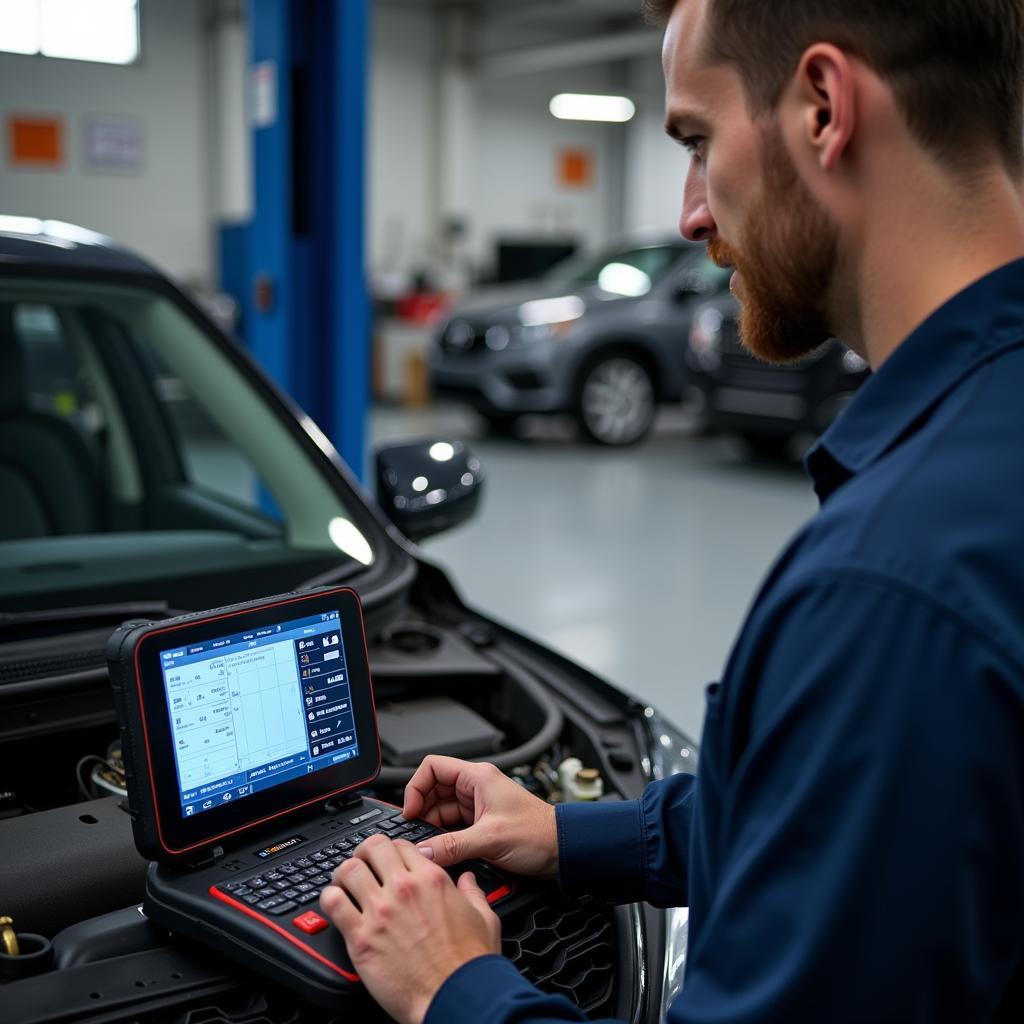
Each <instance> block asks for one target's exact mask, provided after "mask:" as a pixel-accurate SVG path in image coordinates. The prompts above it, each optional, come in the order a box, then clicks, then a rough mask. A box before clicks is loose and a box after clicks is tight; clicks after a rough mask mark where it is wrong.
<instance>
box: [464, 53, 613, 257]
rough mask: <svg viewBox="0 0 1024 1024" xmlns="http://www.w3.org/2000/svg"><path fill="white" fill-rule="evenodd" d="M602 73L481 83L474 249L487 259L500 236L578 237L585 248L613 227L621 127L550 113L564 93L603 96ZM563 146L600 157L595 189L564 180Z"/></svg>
mask: <svg viewBox="0 0 1024 1024" xmlns="http://www.w3.org/2000/svg"><path fill="white" fill-rule="evenodd" d="M607 81H608V80H607V75H606V74H605V73H603V72H602V70H601V69H594V68H579V69H574V70H573V71H572V72H563V73H560V74H549V75H532V76H529V77H522V78H510V79H495V80H493V81H484V82H482V83H481V85H480V93H479V96H480V106H479V122H480V131H479V136H478V138H479V150H478V154H477V160H478V167H479V175H478V181H479V185H478V188H479V194H478V196H477V204H476V209H475V217H474V221H475V225H474V226H475V231H474V234H473V242H474V249H475V253H476V256H477V259H478V260H481V259H484V258H485V257H486V255H487V254H488V253H489V252H490V251H491V249H492V248H493V243H494V242H495V241H497V240H498V239H499V238H501V237H506V238H522V237H530V238H537V237H542V238H543V237H546V236H552V237H560V238H564V237H567V236H568V237H573V238H577V239H579V240H580V241H581V243H582V244H583V245H584V247H586V248H593V247H595V246H597V245H600V244H601V243H602V242H604V241H605V240H606V238H607V237H608V235H609V234H610V233H611V231H612V230H613V225H612V224H611V223H610V218H609V192H610V191H611V190H612V189H613V188H614V167H613V162H612V149H613V147H614V146H615V145H618V144H620V143H621V140H623V139H624V138H625V133H626V128H624V127H623V126H622V125H604V124H592V123H586V122H580V121H558V120H556V119H555V118H553V117H552V116H551V114H550V113H549V112H548V103H549V102H550V100H551V97H552V96H554V95H556V94H557V93H560V92H602V91H605V90H606V89H607V88H608V84H607ZM562 149H585V150H587V151H589V152H590V153H591V154H592V155H593V175H594V177H593V184H592V185H591V186H589V187H587V188H567V187H565V186H564V185H562V184H561V183H560V182H559V176H558V155H559V151H560V150H562Z"/></svg>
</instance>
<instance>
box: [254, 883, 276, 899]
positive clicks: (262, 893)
mask: <svg viewBox="0 0 1024 1024" xmlns="http://www.w3.org/2000/svg"><path fill="white" fill-rule="evenodd" d="M276 893H277V890H276V889H275V888H273V887H272V886H269V885H265V886H263V887H262V888H259V889H257V890H256V895H257V896H259V897H261V898H262V899H266V898H267V897H268V896H274V895H276Z"/></svg>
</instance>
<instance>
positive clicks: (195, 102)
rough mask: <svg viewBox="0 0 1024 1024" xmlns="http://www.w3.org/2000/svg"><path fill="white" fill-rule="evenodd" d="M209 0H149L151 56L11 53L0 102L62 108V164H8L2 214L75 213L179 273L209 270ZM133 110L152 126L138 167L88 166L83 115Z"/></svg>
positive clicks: (145, 35)
mask: <svg viewBox="0 0 1024 1024" xmlns="http://www.w3.org/2000/svg"><path fill="white" fill-rule="evenodd" d="M201 2H202V0H175V2H174V3H169V2H167V0H143V3H142V5H141V25H142V56H141V59H140V61H139V63H138V64H136V65H133V66H130V67H115V66H112V65H106V64H92V63H87V62H84V61H71V60H54V59H50V58H46V57H25V56H18V55H13V54H0V112H2V114H3V117H4V122H5V129H6V117H7V115H9V114H12V113H22V114H46V115H59V116H60V117H62V118H63V120H64V140H65V152H66V156H65V163H64V166H63V168H62V169H60V170H38V169H23V168H20V167H18V168H15V167H12V166H11V164H10V160H9V157H8V154H7V152H6V146H7V145H9V143H8V142H7V141H6V136H7V132H6V130H5V131H4V135H5V141H4V143H3V145H4V147H5V151H4V154H3V162H2V164H0V212H3V213H8V214H21V215H25V216H32V217H50V218H54V219H58V220H66V221H71V222H73V223H77V224H81V225H83V226H85V227H88V228H92V229H94V230H96V231H101V232H103V233H105V234H108V235H110V236H112V237H113V238H115V239H117V240H118V241H120V242H123V243H124V244H126V245H128V246H130V247H132V248H134V249H135V250H137V251H138V252H139V253H141V254H142V255H144V256H146V257H148V258H150V259H153V260H154V261H155V262H157V263H159V264H160V265H161V266H163V267H164V268H165V269H167V270H169V271H170V272H171V273H172V274H174V275H175V276H176V277H178V278H193V279H195V278H200V279H206V278H208V277H209V274H210V269H211V249H212V245H211V227H210V217H209V204H208V188H207V163H206V153H205V148H206V142H205V138H206V137H205V121H204V110H205V99H204V96H205V94H206V92H207V90H206V84H205V75H204V68H205V63H204V60H203V37H202V25H201V20H200V16H201ZM88 114H101V115H103V114H105V115H117V116H132V117H137V118H139V119H140V121H141V124H142V129H143V133H144V167H143V169H142V171H141V172H140V173H138V174H134V175H126V174H110V173H95V172H90V171H88V170H87V169H86V168H85V160H84V154H83V152H82V150H83V138H82V135H83V118H84V116H85V115H88Z"/></svg>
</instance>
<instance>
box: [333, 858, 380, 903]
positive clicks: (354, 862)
mask: <svg viewBox="0 0 1024 1024" xmlns="http://www.w3.org/2000/svg"><path fill="white" fill-rule="evenodd" d="M332 881H333V882H334V884H335V885H336V886H338V887H339V888H341V889H344V890H345V892H347V893H348V894H349V895H350V896H353V897H355V900H356V902H357V903H358V904H359V906H361V907H363V908H365V907H366V906H367V904H368V901H369V899H370V898H371V897H372V896H373V895H374V893H379V892H380V888H381V886H380V882H378V881H377V876H376V875H374V873H373V872H372V871H371V870H370V868H369V866H368V865H367V864H366V862H365V861H363V860H360V859H359V858H358V857H352V858H350V859H349V860H347V861H345V863H344V864H342V865H341V867H339V868H335V869H334V877H333V879H332Z"/></svg>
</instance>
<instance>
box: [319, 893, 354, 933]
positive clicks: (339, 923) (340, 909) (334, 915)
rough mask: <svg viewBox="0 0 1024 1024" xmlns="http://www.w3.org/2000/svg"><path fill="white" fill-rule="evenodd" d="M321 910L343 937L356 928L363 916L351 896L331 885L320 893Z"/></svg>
mask: <svg viewBox="0 0 1024 1024" xmlns="http://www.w3.org/2000/svg"><path fill="white" fill-rule="evenodd" d="M320 909H321V910H322V911H323V912H324V913H325V914H326V915H327V917H328V918H329V919H330V920H331V921H332V922H333V923H334V926H335V927H336V928H337V929H338V931H340V932H341V933H342V934H343V935H344V934H345V932H346V931H347V930H348V929H350V928H354V927H355V926H356V925H357V924H358V923H359V919H360V917H361V916H362V915H361V914H360V913H359V910H358V908H357V907H356V905H355V904H354V903H353V902H352V898H351V897H350V896H349V894H348V893H347V892H345V890H344V889H341V888H339V887H338V886H336V885H329V886H327V888H326V889H324V891H323V892H322V893H320Z"/></svg>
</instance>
